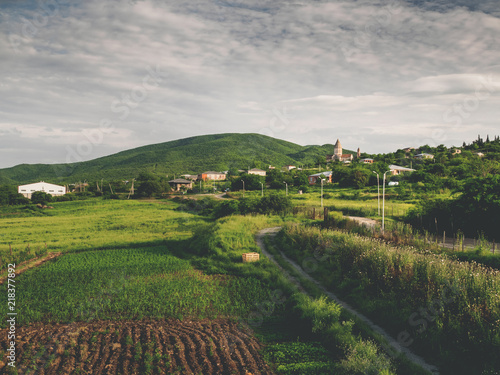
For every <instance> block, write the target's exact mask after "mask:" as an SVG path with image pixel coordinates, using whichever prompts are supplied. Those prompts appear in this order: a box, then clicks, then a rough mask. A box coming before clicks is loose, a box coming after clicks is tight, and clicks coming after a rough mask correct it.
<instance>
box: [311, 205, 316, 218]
mask: <svg viewBox="0 0 500 375" xmlns="http://www.w3.org/2000/svg"><path fill="white" fill-rule="evenodd" d="M312 218H313V220H316V207H313V213H312Z"/></svg>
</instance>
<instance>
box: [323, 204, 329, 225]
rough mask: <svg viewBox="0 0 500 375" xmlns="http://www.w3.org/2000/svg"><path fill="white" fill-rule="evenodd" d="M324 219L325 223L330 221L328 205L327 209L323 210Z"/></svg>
mask: <svg viewBox="0 0 500 375" xmlns="http://www.w3.org/2000/svg"><path fill="white" fill-rule="evenodd" d="M323 220H324V221H325V223H328V207H325V209H324V210H323Z"/></svg>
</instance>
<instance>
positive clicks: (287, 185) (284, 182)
mask: <svg viewBox="0 0 500 375" xmlns="http://www.w3.org/2000/svg"><path fill="white" fill-rule="evenodd" d="M283 183H284V184H285V186H286V196H287V197H288V184H287V183H286V182H285V181H283Z"/></svg>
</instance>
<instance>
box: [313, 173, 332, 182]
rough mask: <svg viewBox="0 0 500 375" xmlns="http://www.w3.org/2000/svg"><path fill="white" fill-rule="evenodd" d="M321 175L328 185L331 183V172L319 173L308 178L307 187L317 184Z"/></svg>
mask: <svg viewBox="0 0 500 375" xmlns="http://www.w3.org/2000/svg"><path fill="white" fill-rule="evenodd" d="M321 175H323V176H325V177H326V182H328V183H331V182H332V171H328V172H320V173H315V174H312V175H310V176H309V177H308V180H309V185H314V184H316V182H318V180H319V179H320V178H321Z"/></svg>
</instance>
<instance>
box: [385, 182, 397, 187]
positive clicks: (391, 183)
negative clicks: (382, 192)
mask: <svg viewBox="0 0 500 375" xmlns="http://www.w3.org/2000/svg"><path fill="white" fill-rule="evenodd" d="M398 185H399V181H389V182H388V183H387V186H398Z"/></svg>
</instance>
